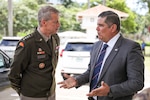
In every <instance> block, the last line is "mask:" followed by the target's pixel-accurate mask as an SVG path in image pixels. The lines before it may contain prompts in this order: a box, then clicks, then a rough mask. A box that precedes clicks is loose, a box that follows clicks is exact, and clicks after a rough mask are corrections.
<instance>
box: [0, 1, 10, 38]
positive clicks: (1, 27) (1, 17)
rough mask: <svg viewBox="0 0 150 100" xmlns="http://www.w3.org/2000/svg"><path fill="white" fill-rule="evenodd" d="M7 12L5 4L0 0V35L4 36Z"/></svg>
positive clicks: (6, 25)
mask: <svg viewBox="0 0 150 100" xmlns="http://www.w3.org/2000/svg"><path fill="white" fill-rule="evenodd" d="M7 12H8V10H7V2H6V1H5V0H0V35H4V34H6V33H7V30H8V17H7V16H8V13H7Z"/></svg>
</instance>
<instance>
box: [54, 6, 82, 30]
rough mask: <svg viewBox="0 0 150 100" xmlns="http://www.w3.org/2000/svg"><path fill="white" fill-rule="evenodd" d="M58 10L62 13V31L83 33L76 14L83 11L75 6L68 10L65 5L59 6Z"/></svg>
mask: <svg viewBox="0 0 150 100" xmlns="http://www.w3.org/2000/svg"><path fill="white" fill-rule="evenodd" d="M56 8H57V9H58V10H59V11H60V12H61V17H60V22H61V27H60V31H66V30H75V31H81V28H80V23H79V22H77V21H76V13H77V12H79V11H80V10H81V9H80V8H79V7H76V6H73V7H71V8H69V9H68V8H66V7H65V6H63V5H57V6H56Z"/></svg>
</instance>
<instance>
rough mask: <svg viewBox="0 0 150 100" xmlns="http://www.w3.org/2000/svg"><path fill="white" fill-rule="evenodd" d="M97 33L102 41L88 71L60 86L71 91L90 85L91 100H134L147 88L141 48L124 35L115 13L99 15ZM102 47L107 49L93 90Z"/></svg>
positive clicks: (96, 49) (96, 45)
mask: <svg viewBox="0 0 150 100" xmlns="http://www.w3.org/2000/svg"><path fill="white" fill-rule="evenodd" d="M96 30H97V33H98V38H99V41H98V42H96V43H95V44H94V45H93V48H92V50H91V59H90V63H89V67H88V69H87V71H86V72H84V73H83V74H82V75H79V76H77V77H70V78H68V79H67V80H65V81H62V82H59V83H58V84H61V86H60V87H63V88H72V87H79V86H81V85H83V84H85V83H88V82H89V83H90V92H89V93H88V94H87V96H88V97H89V100H132V97H133V95H134V94H135V93H136V92H137V91H139V90H141V89H142V88H143V87H144V57H143V54H142V51H141V47H140V45H139V44H138V43H136V42H134V41H132V40H129V39H126V38H124V37H123V36H122V35H121V33H120V19H119V16H118V15H117V14H116V13H114V12H112V11H105V12H102V13H101V14H99V16H98V21H97V28H96ZM103 44H107V45H108V47H107V49H106V53H105V56H104V58H103V61H102V64H101V66H100V67H101V68H100V70H99V72H98V79H97V83H96V87H95V88H94V89H92V87H91V84H93V75H94V74H93V72H94V71H95V67H96V63H97V61H98V58H99V56H100V55H101V51H102V48H103ZM99 63H100V62H99Z"/></svg>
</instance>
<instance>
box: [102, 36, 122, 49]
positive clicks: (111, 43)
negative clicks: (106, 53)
mask: <svg viewBox="0 0 150 100" xmlns="http://www.w3.org/2000/svg"><path fill="white" fill-rule="evenodd" d="M119 37H120V33H118V34H116V35H115V36H114V37H113V38H112V39H110V40H109V41H108V42H107V45H108V46H109V47H114V45H115V43H116V42H117V40H118V39H119ZM103 44H106V43H105V42H103Z"/></svg>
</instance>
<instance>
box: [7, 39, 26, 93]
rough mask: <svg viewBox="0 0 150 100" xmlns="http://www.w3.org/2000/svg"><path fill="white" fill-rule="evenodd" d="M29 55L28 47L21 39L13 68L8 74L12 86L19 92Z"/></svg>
mask: <svg viewBox="0 0 150 100" xmlns="http://www.w3.org/2000/svg"><path fill="white" fill-rule="evenodd" d="M27 55H28V50H27V47H25V45H24V42H22V41H20V42H19V43H18V45H17V47H16V50H15V55H14V59H13V62H12V64H11V70H10V73H9V75H8V77H9V80H10V82H11V87H12V88H13V89H14V90H16V92H17V93H18V94H20V85H21V78H22V73H23V71H24V70H25V69H26V68H25V66H27V63H28V59H27Z"/></svg>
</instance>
